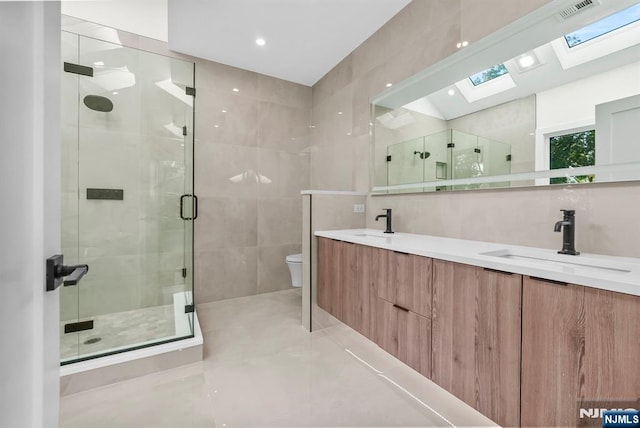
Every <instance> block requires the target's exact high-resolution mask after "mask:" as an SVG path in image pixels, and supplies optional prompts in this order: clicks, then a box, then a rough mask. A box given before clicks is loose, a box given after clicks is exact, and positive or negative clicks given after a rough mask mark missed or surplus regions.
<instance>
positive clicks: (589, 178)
mask: <svg viewBox="0 0 640 428" xmlns="http://www.w3.org/2000/svg"><path fill="white" fill-rule="evenodd" d="M549 149H550V150H549V152H550V159H549V165H550V168H551V169H560V168H569V167H573V168H577V167H580V166H591V165H595V163H596V131H595V129H591V130H589V131H583V132H576V133H573V134H566V135H558V136H556V137H551V138H549ZM593 179H594V175H577V176H572V177H555V178H552V179H551V181H550V182H551V184H563V183H591V182H593Z"/></svg>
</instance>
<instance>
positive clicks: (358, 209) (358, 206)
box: [353, 204, 364, 213]
mask: <svg viewBox="0 0 640 428" xmlns="http://www.w3.org/2000/svg"><path fill="white" fill-rule="evenodd" d="M353 212H354V213H363V212H364V204H353Z"/></svg>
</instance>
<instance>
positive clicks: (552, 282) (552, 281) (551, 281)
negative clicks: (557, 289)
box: [529, 276, 569, 285]
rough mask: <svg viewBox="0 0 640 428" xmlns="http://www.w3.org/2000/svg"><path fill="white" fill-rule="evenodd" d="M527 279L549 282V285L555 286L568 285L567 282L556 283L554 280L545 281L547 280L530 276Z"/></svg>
mask: <svg viewBox="0 0 640 428" xmlns="http://www.w3.org/2000/svg"><path fill="white" fill-rule="evenodd" d="M529 278H531V279H533V280H534V281H542V282H550V283H551V284H555V285H569V283H568V282H564V281H556V280H554V279H547V278H539V277H537V276H530V277H529Z"/></svg>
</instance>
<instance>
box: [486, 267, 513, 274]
mask: <svg viewBox="0 0 640 428" xmlns="http://www.w3.org/2000/svg"><path fill="white" fill-rule="evenodd" d="M483 269H484V270H486V271H488V272H495V273H501V274H504V275H513V272H505V271H503V270H498V269H491V268H483Z"/></svg>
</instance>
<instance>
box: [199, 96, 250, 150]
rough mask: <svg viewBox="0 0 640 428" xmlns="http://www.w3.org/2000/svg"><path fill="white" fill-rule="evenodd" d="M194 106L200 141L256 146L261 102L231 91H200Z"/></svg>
mask: <svg viewBox="0 0 640 428" xmlns="http://www.w3.org/2000/svg"><path fill="white" fill-rule="evenodd" d="M197 94H198V97H197V100H196V105H195V118H196V119H195V120H196V122H195V137H196V141H197V142H208V143H224V144H235V145H242V146H255V145H257V141H258V140H257V139H258V120H259V113H260V102H259V101H258V100H256V99H254V98H248V97H245V96H240V95H239V94H236V93H234V92H231V91H227V92H221V91H219V90H214V89H206V88H204V89H199V91H198V92H197Z"/></svg>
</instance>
